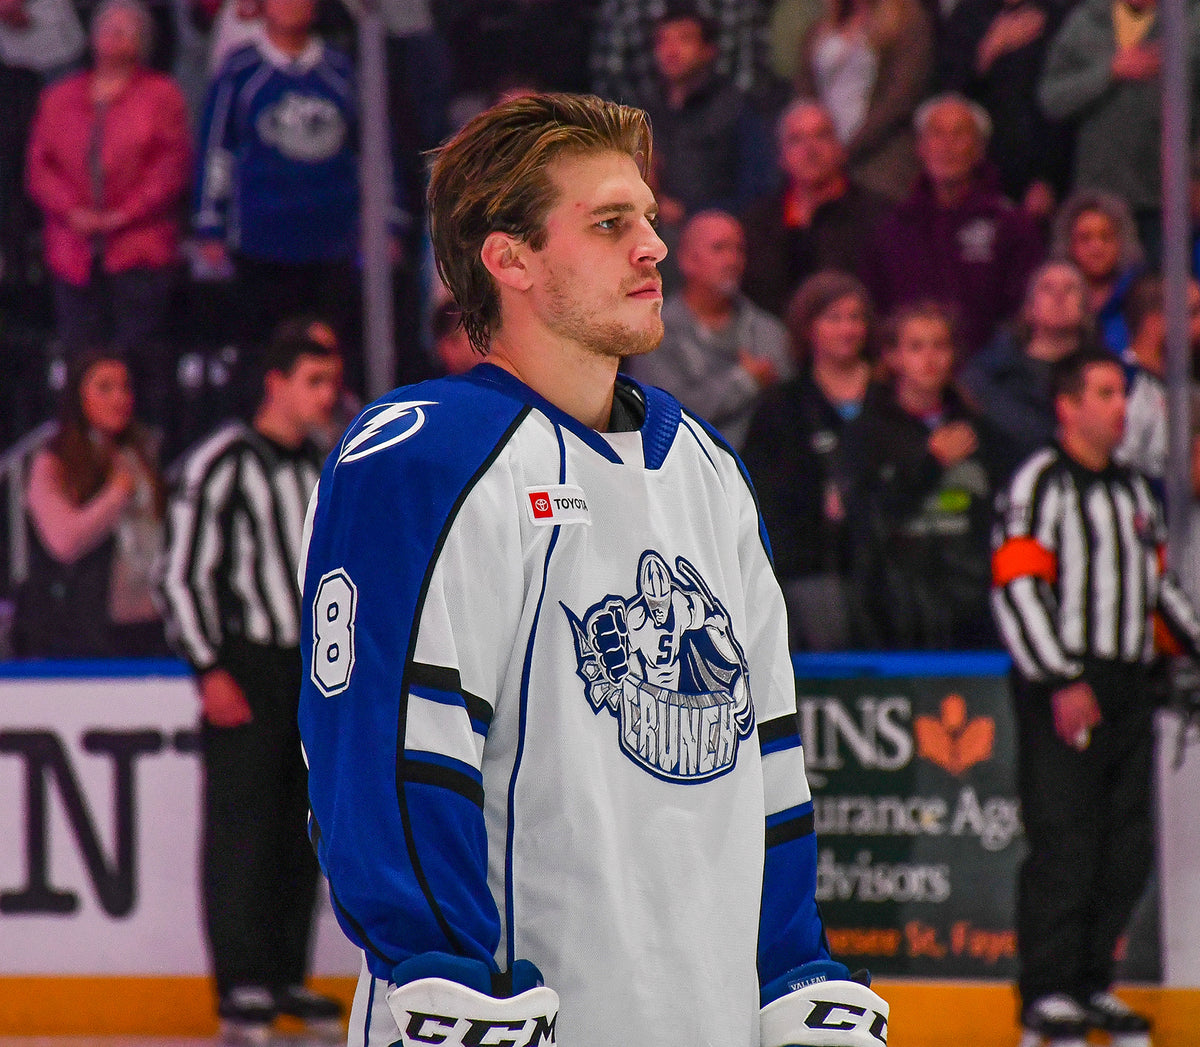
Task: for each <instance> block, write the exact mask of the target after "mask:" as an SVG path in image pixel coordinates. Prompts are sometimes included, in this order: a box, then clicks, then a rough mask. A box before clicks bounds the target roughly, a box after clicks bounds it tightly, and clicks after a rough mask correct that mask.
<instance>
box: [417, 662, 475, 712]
mask: <svg viewBox="0 0 1200 1047" xmlns="http://www.w3.org/2000/svg"><path fill="white" fill-rule="evenodd" d="M408 682H409V684H410V685H411V686H413V687H428V688H430V689H431V690H434V691H446V692H448V693H450V694H457V695H461V696H462V700H463V702H464V704H465V705H466V707H467V715H468V716H470V717H471V719H472V720H478V721H479V722H480V723H482V724H485V725H489V724H491V722H492V715H493V710H492V707H491V706H490V705H489V704H488V703H487V702H486V701H484V699H482V698H480V697H479V696H478V695H475V694H472V693H471V692H470V691H467V690H464V689H463V685H462V677H461V676H459V674H458V670H457V669H453V668H450V667H449V666H445V665H430V664H429V663H428V662H413V663H412V665H411V666H409V669H408Z"/></svg>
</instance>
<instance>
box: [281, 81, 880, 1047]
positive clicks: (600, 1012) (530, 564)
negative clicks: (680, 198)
mask: <svg viewBox="0 0 1200 1047" xmlns="http://www.w3.org/2000/svg"><path fill="white" fill-rule="evenodd" d="M650 152H651V141H650V129H649V124H648V121H647V119H646V116H645V114H644V113H643V112H641V111H640V110H637V109H633V108H629V107H625V106H620V105H616V104H614V103H609V102H604V101H601V100H600V99H598V98H593V97H586V96H576V95H565V94H548V95H531V96H525V97H521V98H516V99H513V100H510V101H507V102H504V103H502V104H500V105H498V106H495V107H493V108H492V109H489V110H487V111H486V112H484V113H482V114H480V115H479V116H477V117H476V118H475V119H473V120H472V121H471V122H469V123H468V124H467V125H466V126H465V127H464V128H463V129H462V130H461V131H460V132H459V133H458V134H457V135H456V136H455V138H454V139H452V140H451V141H450V142H449V143H448V144H447V145H445V146H444V147H443V148H442V149H441V150H440V151H439V153H438V154H437V157H436V159H435V162H434V165H433V169H432V174H431V181H430V188H429V215H430V220H431V232H432V243H433V246H434V253H435V258H436V261H437V264H438V267H439V270H440V272H441V275H442V277H443V279H444V280H445V282H446V284H447V286H448V287H449V288H450V290H451V292H452V293H453V295H454V298H455V300H456V301H457V303H458V305H459V307H460V308H461V310H462V323H463V326H464V327H465V329H466V332H467V335H468V337H469V338H470V340H471V342H472V344H473V345H474V347H475V348H476V349H477V350H478V351H479V352H480V353H482V354H483V355H484V357H485V359H484V360H483V361H482V362H480V363H478V364H477V365H476V366H475V367H474V368H473V369H472V370H470V371H469V372H467V373H465V374H461V375H455V376H451V377H446V378H439V379H435V380H433V381H430V382H425V383H422V384H420V385H416V386H410V387H406V388H401V389H398V390H395V391H394V392H392V393H390V394H389V395H387V396H385V397H383V398H382V399H380V400H379V401H377V402H376V403H374V404H371V405H369V406H368V407H366V408H365V409H364V410H363V412H362V413H361V414H360V416H359V417H358V418H357V419H356V420H355V421H354V422H353V423H352V424H351V425H350V427H349V428H348V429H347V431H346V433H345V435H344V436H343V438H342V440H341V442H340V443H339V444H338V446H336V447H335V448H334V450H333V452H332V453H331V455H330V457H329V459H328V461H327V462H326V465H325V468H324V470H323V472H322V477H321V481H320V483H319V485H318V489H317V493H316V496H315V497H314V499H313V501H312V502H311V503H310V505H309V514H308V519H307V521H306V531H307V534H308V544H307V548H306V552H305V555H304V558H303V563H304V566H303V567H302V575H303V577H302V591H303V596H302V602H301V608H302V610H301V614H302V625H301V630H302V638H301V647H302V650H303V652H304V669H303V682H302V689H301V696H300V732H301V738H302V740H303V743H304V748H305V753H306V756H307V759H308V765H309V799H310V802H311V817H310V822H309V830H310V836H311V838H312V841H313V844H314V847H315V848H316V852H317V856H318V859H319V861H320V863H321V866H322V868H323V869H324V871H325V872H326V875H327V876H328V879H329V885H330V893H331V899H332V902H333V906H334V910H335V912H336V913H337V915H338V919H339V921H340V924H341V926H342V928H343V930H344V931H345V933H346V934H347V935H348V936H349V937H350V938H351V939H352V940H353V941H354V942H355V943H357V944H358V945H359V946H360V947H361V949H362V951H363V968H362V975H361V978H360V980H359V985H358V991H357V994H356V996H355V1002H354V1008H353V1011H352V1014H351V1028H350V1033H349V1037H350V1040H349V1042H350V1043H352V1044H354V1045H355V1047H360V1045H361V1047H388V1045H403V1047H415V1045H417V1044H428V1043H439V1044H447V1045H467V1044H483V1043H502V1042H503V1043H510V1044H520V1045H522V1047H525V1045H528V1047H535V1045H545V1044H557V1043H560V1042H561V1043H562V1044H570V1045H571V1047H610V1045H612V1044H630V1045H633V1044H654V1045H656V1047H694V1045H696V1044H701V1043H710V1044H721V1045H723V1047H785V1045H803V1047H807V1045H816V1044H824V1045H831V1047H877V1045H879V1044H883V1043H886V1039H887V1016H888V1006H887V1004H886V1003H885V1002H884V1001H883V1000H882V999H881V998H880V997H879V996H877V995H876V994H875V993H874V992H873V991H872V990H871V989H870V988H869V985H868V982H869V979H867V978H866V977H861V978H859V979H858V980H855V979H852V978H851V976H850V974H849V972H848V970H847V969H846V968H845V967H844V966H843V965H842V964H840V963H838V962H837V961H835V960H833V959H832V958H831V957H830V954H829V949H828V945H827V943H826V938H825V933H824V928H823V926H822V923H821V918H820V914H819V912H818V909H817V905H816V901H815V890H816V841H815V838H814V835H813V807H812V799H811V796H810V794H809V789H808V785H807V782H806V779H805V773H804V754H803V748H802V747H801V743H800V738H799V735H798V733H797V720H796V706H795V681H794V678H793V674H792V669H791V662H790V659H789V655H788V646H787V628H786V624H785V617H786V616H785V612H784V602H783V596H782V594H781V592H780V590H779V586H778V584H777V583H776V581H775V577H774V572H773V570H772V567H771V559H770V548H769V545H768V542H767V539H766V535H765V531H764V530H763V527H762V523H761V520H760V518H759V514H758V509H757V505H756V503H755V499H754V493H753V491H752V489H751V487H750V484H749V481H748V480H747V478H746V475H745V472H744V470H743V469H742V467H741V463H740V462H739V461H738V459H737V457H736V455H735V454H734V453H733V452H732V450H731V449H730V447H729V445H728V444H727V443H726V442H725V441H724V440H723V439H722V438H721V437H720V435H719V434H717V433H716V431H715V430H713V429H712V428H711V427H710V426H708V425H707V424H706V423H704V422H703V421H701V420H700V419H699V418H697V417H696V416H695V415H692V414H689V413H688V412H686V411H684V410H683V409H682V408H681V407H680V405H679V402H678V401H677V400H675V399H674V398H672V397H671V396H669V395H668V394H667V393H664V392H662V391H661V390H659V389H655V388H653V387H650V386H641V385H639V384H638V383H636V382H634V381H633V380H631V379H629V378H627V377H626V376H624V375H620V374H619V373H618V365H619V364H620V363H621V361H622V360H624V359H626V358H627V357H630V356H634V355H638V354H641V353H647V352H650V351H651V350H652V349H654V347H655V346H656V345H657V344H658V341H659V339H660V338H661V337H662V333H663V326H662V318H661V310H662V289H661V281H660V278H659V274H658V263H659V262H660V261H662V258H663V256H664V253H665V248H664V246H663V243H662V241H661V240H660V239H659V237H658V234H657V233H656V232H655V223H656V220H657V205H656V203H655V199H654V196H653V194H652V192H651V190H650V188H649V187H648V185H647V184H646V181H645V175H646V171H647V170H648V169H649V165H650V161H651V156H650ZM672 615H674V616H675V618H676V621H674V622H672V620H671V619H672ZM685 619H686V620H685ZM651 621H653V622H654V623H655V624H654V625H653V626H651V625H650V624H649V623H650V622H651ZM660 623H661V624H660ZM655 630H657V642H656V643H655V644H654V650H653V651H652V652H650V653H648V652H647V642H648V640H649V639H650V638H651V636H652V634H653V633H654V632H655ZM651 660H652V661H653V663H654V664H653V672H651V671H649V669H648V662H649V661H651ZM560 1008H561V1009H560Z"/></svg>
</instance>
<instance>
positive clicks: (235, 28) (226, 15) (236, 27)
mask: <svg viewBox="0 0 1200 1047" xmlns="http://www.w3.org/2000/svg"><path fill="white" fill-rule="evenodd" d="M262 35H263V12H262V0H224V2H223V3H221V4H220V6H219V7H218V8H217V12H216V16H215V17H214V18H213V23H212V29H211V30H210V33H209V39H208V75H209V77H210V78H212V77H215V76H216V75H217V74H218V73H220V71H221V67H222V66H223V65H224V64H225V63H226V62H227V61H228V60H229V57H230V56H231V55H232V54H233V53H234V52H235V51H240V50H241V49H242V48H243V47H245V46H246V45H247V44H256V43H257V42H258V41H259V40H261V39H262Z"/></svg>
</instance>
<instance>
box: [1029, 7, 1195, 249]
mask: <svg viewBox="0 0 1200 1047" xmlns="http://www.w3.org/2000/svg"><path fill="white" fill-rule="evenodd" d="M1161 34H1162V30H1161V26H1160V23H1159V19H1158V5H1157V0H1119V2H1117V3H1112V2H1110V0H1082V2H1081V3H1079V4H1077V5H1076V6H1075V7H1074V8H1072V10H1071V11H1070V13H1069V14H1068V15H1067V17H1066V20H1065V21H1064V22H1063V25H1062V28H1061V29H1060V30H1059V32H1058V34H1057V35H1056V36H1055V38H1054V41H1053V43H1052V44H1051V46H1050V52H1049V54H1048V55H1047V56H1046V64H1045V68H1044V70H1043V73H1042V79H1041V81H1040V83H1039V86H1038V97H1039V98H1040V100H1041V103H1042V108H1043V109H1044V110H1045V111H1046V114H1047V115H1048V116H1050V117H1051V119H1054V120H1073V121H1075V126H1076V138H1075V163H1074V176H1073V178H1072V184H1073V185H1074V187H1075V188H1076V189H1104V190H1107V191H1108V192H1110V193H1114V194H1115V195H1117V196H1119V197H1121V198H1122V199H1123V200H1125V201H1126V202H1127V203H1128V204H1129V206H1130V207H1131V208H1132V209H1133V214H1134V218H1135V220H1136V222H1137V228H1138V238H1139V240H1140V241H1141V243H1142V246H1143V247H1144V248H1145V249H1146V254H1147V257H1148V258H1149V259H1150V262H1151V264H1152V265H1154V264H1157V261H1158V259H1159V256H1160V254H1161V250H1160V248H1161V239H1162V229H1161V226H1162V175H1161V161H1160V151H1161V145H1162V122H1161V109H1162V101H1161V94H1162V80H1161V69H1162V40H1161ZM1188 36H1189V47H1188V54H1189V56H1190V57H1189V58H1188V63H1189V66H1188V79H1189V85H1190V91H1191V93H1192V108H1193V110H1195V109H1196V106H1197V103H1198V101H1200V94H1198V91H1200V70H1198V67H1197V63H1200V17H1198V16H1197V12H1196V9H1195V8H1194V7H1189V14H1188Z"/></svg>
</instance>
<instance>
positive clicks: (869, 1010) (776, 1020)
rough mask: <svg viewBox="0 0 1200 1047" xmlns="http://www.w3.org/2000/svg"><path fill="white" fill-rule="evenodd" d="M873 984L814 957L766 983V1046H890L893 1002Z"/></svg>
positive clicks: (862, 974) (763, 1017)
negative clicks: (890, 1006) (883, 995)
mask: <svg viewBox="0 0 1200 1047" xmlns="http://www.w3.org/2000/svg"><path fill="white" fill-rule="evenodd" d="M870 983H871V976H870V975H869V974H867V972H866V971H860V972H859V973H857V974H855V975H853V976H851V974H850V972H849V970H848V969H847V968H846V967H845V966H843V965H842V964H840V963H837V962H836V961H834V960H815V961H814V962H812V963H806V964H804V966H802V967H797V968H795V969H794V970H791V971H789V972H788V973H787V974H785V975H784V976H783V977H782V978H778V979H776V980H775V981H774V982H771V983H770V984H769V985H765V986H763V990H762V998H763V1001H764V1006H763V1009H762V1015H761V1025H762V1047H881V1045H883V1047H886V1044H887V1022H888V1005H887V1001H886V1000H884V999H883V998H882V997H880V996H879V995H878V994H876V993H875V992H873V991H872V990H871V988H870Z"/></svg>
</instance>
